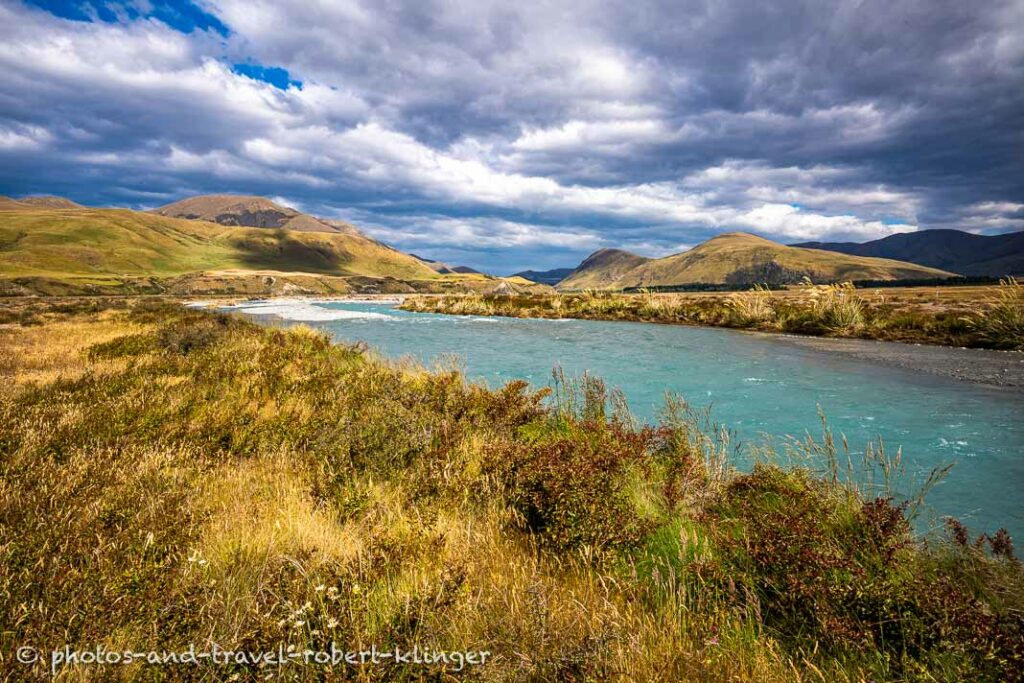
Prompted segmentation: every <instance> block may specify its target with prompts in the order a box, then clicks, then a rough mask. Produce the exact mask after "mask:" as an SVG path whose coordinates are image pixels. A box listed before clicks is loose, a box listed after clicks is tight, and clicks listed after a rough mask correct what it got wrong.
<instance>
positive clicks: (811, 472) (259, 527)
mask: <svg viewBox="0 0 1024 683" xmlns="http://www.w3.org/2000/svg"><path fill="white" fill-rule="evenodd" d="M113 303H116V302H111V301H110V300H109V299H107V300H106V301H105V302H78V303H67V302H58V303H55V304H53V305H45V304H36V303H32V304H29V305H28V306H27V307H26V308H23V309H21V310H12V309H0V312H2V313H3V314H4V317H3V318H0V321H6V322H9V321H10V320H12V319H20V320H22V323H23V324H22V325H11V324H2V325H0V345H2V347H3V348H4V350H5V351H6V352H7V353H5V354H2V355H0V375H2V377H3V381H2V382H0V424H3V425H4V429H3V438H2V439H0V482H2V484H3V485H2V486H0V629H2V631H3V633H4V644H3V646H2V647H3V648H4V654H5V656H4V658H3V659H0V678H2V679H4V680H12V681H15V680H17V681H21V680H37V679H38V680H43V679H44V678H45V679H49V678H50V676H48V675H47V674H48V670H47V669H48V664H49V657H48V656H44V657H43V659H42V661H40V662H39V663H37V664H36V665H31V664H22V663H20V662H19V661H17V660H16V659H15V658H14V657H13V656H11V654H10V650H11V649H13V647H15V646H22V645H31V646H35V647H38V648H45V652H46V653H47V654H48V652H49V649H50V648H59V647H62V646H63V644H64V643H68V644H70V646H71V647H73V648H74V647H78V648H81V649H83V650H90V651H92V650H93V649H94V648H103V649H104V650H105V651H118V652H119V651H123V650H126V649H129V650H134V651H148V650H170V651H183V650H187V648H188V645H189V644H190V643H194V644H196V647H197V649H198V650H199V651H202V650H203V649H204V648H208V647H209V646H210V643H218V644H219V645H221V646H222V647H223V648H225V649H230V650H237V651H249V652H264V651H276V650H277V648H278V647H281V648H287V649H290V648H295V650H297V651H298V652H304V651H306V650H311V651H324V650H328V649H329V647H330V644H331V643H332V642H336V643H338V646H339V648H341V649H342V650H346V649H353V650H360V649H369V647H370V646H371V645H375V646H376V647H377V648H379V649H381V650H392V649H393V648H395V647H400V648H402V649H403V650H405V651H408V650H411V649H412V648H413V647H418V648H420V651H421V652H422V651H423V650H424V649H429V650H431V651H444V652H446V653H453V652H465V651H472V652H480V651H484V652H487V653H488V656H487V657H486V659H485V661H484V663H480V658H479V657H477V659H476V663H474V664H470V665H465V662H464V663H463V664H464V666H463V668H464V670H463V671H462V672H461V673H459V674H456V669H457V668H458V666H459V665H458V662H457V660H456V659H454V658H449V659H448V661H447V662H442V661H438V662H435V663H433V664H419V665H416V664H411V663H410V664H401V663H399V662H396V661H394V660H385V661H382V662H381V663H378V664H371V663H366V664H362V665H348V664H344V665H340V666H337V667H335V668H334V670H333V672H331V671H328V670H327V669H326V667H325V666H323V665H312V664H310V665H302V664H299V663H297V664H295V665H294V666H288V667H287V668H285V669H282V670H278V669H276V668H273V669H266V668H264V669H259V668H257V667H255V666H246V665H243V664H237V663H232V664H220V665H217V664H214V663H212V662H211V661H210V660H200V661H199V663H198V664H186V665H178V666H175V665H173V664H166V665H163V666H160V667H155V666H151V667H147V666H146V665H144V664H142V663H138V662H136V663H135V664H132V665H130V666H125V665H96V664H92V665H79V666H68V667H67V670H65V671H62V672H61V674H62V675H61V676H60V680H165V679H166V680H217V681H221V680H223V681H229V680H240V681H248V680H256V679H257V678H258V679H259V680H265V679H268V678H269V677H270V675H271V674H272V675H273V680H278V679H283V680H297V681H322V680H335V679H337V680H341V679H342V678H344V679H346V680H348V679H354V680H388V681H405V680H437V681H442V680H478V681H606V680H626V681H709V682H712V681H723V682H724V681H749V680H756V681H768V682H776V681H778V682H782V681H787V682H788V681H792V682H794V683H796V682H798V681H839V682H849V683H854V682H861V681H867V680H873V681H896V680H899V681H966V680H970V681H1015V680H1020V673H1021V671H1022V670H1024V669H1022V667H1021V662H1022V661H1024V660H1022V658H1024V631H1022V628H1024V625H1022V623H1021V620H1020V614H1021V610H1022V609H1024V573H1022V570H1021V565H1020V563H1019V562H1018V561H1017V560H1016V559H1015V558H1014V554H1013V549H1012V543H1011V542H1010V539H1009V538H1008V537H1007V535H1006V534H1005V533H999V532H996V533H993V534H991V535H989V536H981V537H975V535H974V534H969V533H968V531H967V530H966V529H965V528H964V527H963V526H962V525H960V524H959V523H957V522H955V521H952V522H950V524H949V530H950V531H949V534H948V535H943V536H939V535H936V537H934V538H932V539H931V540H930V542H928V543H925V542H923V541H922V540H921V539H919V538H917V537H915V536H914V534H913V532H912V531H911V525H910V523H909V521H908V518H910V517H911V516H913V515H914V514H915V512H916V511H917V510H919V509H920V508H919V505H918V503H919V497H918V496H916V495H911V496H910V497H909V498H904V497H897V498H891V497H890V496H894V495H897V494H895V493H894V492H893V491H891V490H890V489H889V488H888V487H887V486H886V485H885V484H883V482H887V481H889V477H890V475H892V473H893V471H892V469H891V468H892V466H893V462H892V461H891V460H887V459H886V458H885V457H884V456H882V455H881V454H880V453H879V451H877V450H873V451H869V452H871V453H872V454H873V455H872V456H871V457H868V458H866V459H865V460H864V462H863V464H862V465H860V466H859V467H861V468H863V469H857V467H858V466H856V465H852V464H851V465H850V467H851V471H850V472H845V471H843V470H845V468H846V466H847V459H846V455H845V454H843V453H842V452H837V451H836V449H835V447H834V446H833V444H835V443H837V442H838V441H839V440H838V439H835V440H833V439H832V438H831V435H829V434H827V433H826V434H825V435H823V436H824V438H821V439H819V440H811V439H810V438H809V437H808V439H807V440H801V441H799V442H794V444H793V448H795V449H796V451H797V452H795V453H793V454H792V455H793V456H794V457H793V461H794V462H806V463H807V465H805V466H802V467H795V468H793V467H787V466H783V465H781V464H772V456H771V454H770V452H769V450H768V449H767V448H766V450H765V451H764V453H763V457H764V458H765V461H764V462H763V463H762V464H761V465H759V466H758V467H757V468H755V469H753V470H752V471H746V472H739V471H737V470H736V469H734V467H733V465H732V464H731V463H730V461H729V457H730V455H729V454H731V453H732V452H733V451H732V448H731V447H730V446H729V444H728V443H727V440H726V439H725V438H724V437H719V436H716V435H717V432H715V431H714V430H712V429H709V430H707V431H704V429H703V428H702V426H701V424H702V422H701V420H700V419H699V416H695V415H694V414H693V413H691V412H689V411H688V410H687V408H686V406H685V404H683V403H681V402H680V401H678V400H675V401H670V402H669V403H668V404H667V405H666V410H665V413H664V418H663V420H662V422H661V423H660V424H658V425H656V426H640V425H637V424H636V423H635V422H634V421H633V420H632V419H631V418H630V416H629V415H628V414H627V413H626V412H625V411H624V409H623V408H621V405H622V403H621V401H618V400H616V397H615V395H614V394H613V393H611V392H609V391H607V390H606V389H605V387H604V386H603V385H602V384H601V383H600V382H599V381H597V380H595V379H592V378H584V379H582V380H579V381H574V380H566V379H565V378H559V381H558V382H557V383H556V386H557V387H558V390H557V392H556V394H555V397H554V400H553V401H552V402H551V403H550V404H545V403H544V397H545V392H541V393H536V392H535V391H533V390H531V389H530V388H529V387H528V386H527V385H526V383H525V382H512V383H509V384H508V385H506V386H505V387H503V388H500V389H496V390H489V389H487V388H485V387H483V386H479V385H473V384H470V383H468V382H467V381H466V380H465V379H464V378H463V377H462V376H461V375H460V374H459V373H458V372H455V371H450V370H449V371H438V372H428V371H426V370H423V369H421V368H417V367H415V366H412V365H410V364H408V363H406V364H404V365H396V364H392V363H389V362H385V361H382V360H380V359H378V358H375V357H373V356H372V355H370V354H368V353H366V352H365V350H363V349H360V348H358V347H349V346H334V345H332V344H330V342H329V341H328V339H327V338H325V337H324V336H322V335H320V334H318V333H316V332H313V331H312V330H309V329H308V328H297V329H291V330H285V329H267V328H261V327H257V326H255V325H252V324H249V323H246V322H244V321H242V320H239V319H233V318H228V317H225V316H219V315H213V314H207V313H201V312H186V311H184V310H182V309H180V308H174V307H166V306H153V305H149V304H135V305H134V307H131V308H128V307H126V308H124V309H122V310H117V309H110V308H106V307H109V306H111V305H112V304H113ZM122 305H124V304H122ZM12 316H13V318H12ZM895 398H896V399H898V397H895ZM858 446H859V445H858ZM782 461H783V459H782V457H781V456H779V458H778V459H777V460H776V461H775V462H782ZM830 471H831V472H832V473H834V474H835V476H832V475H828V474H822V472H830ZM840 472H841V473H840ZM851 475H852V476H853V477H857V480H858V481H861V482H864V484H863V485H862V487H861V488H858V487H856V486H854V485H853V484H844V483H843V482H844V481H850V480H851ZM869 475H873V478H869ZM868 481H875V482H877V484H876V485H869V484H867V483H866V482H868ZM976 539H977V542H975V540H976ZM453 657H454V656H453Z"/></svg>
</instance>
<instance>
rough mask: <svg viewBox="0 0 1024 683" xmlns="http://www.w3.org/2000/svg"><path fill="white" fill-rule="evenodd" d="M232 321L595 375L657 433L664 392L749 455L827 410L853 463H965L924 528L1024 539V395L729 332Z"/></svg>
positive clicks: (513, 371) (418, 317)
mask: <svg viewBox="0 0 1024 683" xmlns="http://www.w3.org/2000/svg"><path fill="white" fill-rule="evenodd" d="M235 310H241V311H242V312H245V313H249V314H253V315H257V316H260V319H263V320H268V321H269V320H275V321H283V322H284V324H291V323H297V322H302V323H303V324H307V325H311V326H314V327H318V328H322V329H324V330H326V331H328V332H329V333H330V334H331V335H333V336H334V337H335V338H336V339H337V340H339V341H363V342H366V343H368V344H369V345H370V346H371V347H374V348H376V349H378V350H379V351H380V352H381V353H383V354H385V355H387V356H390V357H400V356H412V357H414V358H415V359H417V360H419V361H421V362H423V363H425V364H427V365H430V364H433V363H434V362H436V361H437V360H439V359H441V358H443V357H451V356H455V357H457V358H458V359H459V361H460V363H461V365H462V367H463V368H464V370H465V372H466V374H467V375H468V376H469V377H470V378H474V379H482V380H484V381H486V382H487V383H488V384H490V385H492V386H497V385H500V384H501V383H503V382H505V381H507V380H510V379H516V378H523V379H526V380H528V381H530V382H531V383H532V384H534V385H535V386H538V387H540V386H545V385H547V384H549V383H550V381H551V371H552V368H553V367H555V366H561V367H562V368H564V370H565V371H566V373H568V374H571V375H572V374H575V375H579V374H582V373H583V372H584V371H589V372H591V373H592V374H595V375H597V376H599V377H601V378H603V379H604V380H605V382H606V383H607V384H608V385H609V386H614V387H618V388H619V389H621V390H622V392H623V393H624V394H625V396H626V398H627V399H628V401H629V404H630V408H631V409H632V411H633V412H634V413H635V414H636V415H637V416H638V417H641V418H643V419H646V420H649V421H653V420H654V419H655V418H656V416H657V413H658V411H659V409H660V408H661V407H662V406H663V405H664V396H665V394H666V392H671V393H675V394H678V395H680V396H682V397H683V398H685V399H686V400H687V401H688V402H689V403H690V404H691V405H693V406H697V407H703V406H708V405H710V406H711V414H712V417H713V419H714V420H715V421H716V422H718V423H721V424H723V425H725V426H727V427H728V428H730V429H731V430H733V431H734V433H735V438H736V439H738V440H739V441H741V442H745V443H751V444H752V443H758V442H761V441H763V439H764V438H765V437H766V435H770V436H771V437H774V438H775V440H776V442H780V441H782V440H784V439H785V437H786V436H787V435H791V436H795V437H802V436H803V435H805V434H806V433H807V432H809V433H810V434H811V435H812V436H814V437H815V438H819V437H820V436H821V427H820V422H819V418H818V408H819V406H820V408H821V410H822V411H824V413H825V415H826V416H827V418H828V421H829V424H830V426H831V427H832V429H833V431H834V432H835V434H836V436H837V439H838V438H839V435H840V434H844V435H845V436H846V438H847V440H848V443H849V445H850V448H851V450H852V451H854V452H855V453H856V452H858V451H863V449H864V447H865V445H866V444H867V443H868V442H869V441H871V440H877V439H879V438H881V439H883V440H884V442H885V446H886V450H887V451H889V452H894V451H895V450H896V448H897V447H901V448H902V450H903V462H904V465H905V466H906V468H907V472H908V475H910V476H912V477H916V478H917V479H918V480H920V479H921V478H923V477H924V476H925V475H926V474H927V472H928V471H930V470H931V469H932V468H933V467H935V466H937V465H941V464H944V463H950V462H952V463H954V467H953V469H952V471H951V472H950V473H949V475H948V476H947V477H946V478H945V480H944V481H943V482H942V483H940V484H939V485H938V486H937V487H936V488H935V489H933V490H932V492H931V493H930V495H929V496H928V499H927V500H928V504H929V509H930V514H929V515H926V517H925V520H926V521H925V522H924V524H925V526H931V525H935V524H937V523H938V522H937V521H936V520H938V519H939V516H941V515H954V516H957V517H959V518H961V519H962V520H964V521H965V522H966V523H967V524H968V525H969V526H971V527H972V528H974V529H976V530H978V531H989V532H991V531H994V530H995V528H997V527H999V526H1005V527H1006V528H1007V529H1009V530H1010V532H1011V533H1012V534H1013V535H1014V536H1015V537H1017V538H1021V534H1024V504H1022V499H1021V494H1022V491H1021V489H1022V487H1024V392H1020V391H1012V390H1003V389H998V388H991V387H986V386H981V385H977V384H970V383H967V382H963V381H958V380H954V379H947V378H943V377H938V376H932V375H927V374H924V373H918V372H912V371H908V370H902V369H898V368H894V367H890V366H886V365H881V364H878V363H874V362H870V361H865V360H860V359H856V358H852V357H848V356H846V355H844V354H839V353H834V352H829V351H824V350H818V349H812V348H805V347H803V346H798V345H795V344H792V343H790V342H787V341H786V340H784V339H777V338H773V337H771V336H769V335H752V334H746V333H742V332H736V331H732V330H724V329H712V328H696V327H682V326H671V325H654V324H646V323H617V322H599V321H587V320H528V319H513V318H484V317H477V316H445V315H432V314H422V313H409V312H405V311H400V310H397V309H394V308H393V307H392V306H390V305H386V304H363V303H336V302H332V303H309V302H280V301H275V302H266V303H257V304H251V303H250V304H245V305H241V306H238V307H235ZM264 316H266V317H264Z"/></svg>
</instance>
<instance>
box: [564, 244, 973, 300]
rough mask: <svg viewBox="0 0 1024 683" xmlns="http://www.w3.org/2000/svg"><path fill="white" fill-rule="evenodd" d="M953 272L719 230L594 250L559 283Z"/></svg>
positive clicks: (783, 280)
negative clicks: (644, 250) (654, 245)
mask: <svg viewBox="0 0 1024 683" xmlns="http://www.w3.org/2000/svg"><path fill="white" fill-rule="evenodd" d="M953 275H954V274H953V273H950V272H947V271H944V270H940V269H937V268H930V267H927V266H920V265H916V264H913V263H906V262H902V261H895V260H891V259H880V258H868V257H864V256H850V255H847V254H839V253H834V252H828V251H822V250H818V249H804V248H799V247H789V246H785V245H782V244H778V243H777V242H772V241H771V240H768V239H765V238H763V237H758V236H756V235H751V234H748V233H741V232H734V233H724V234H721V235H716V236H715V237H712V238H711V239H709V240H707V241H706V242H703V243H702V244H699V245H697V246H696V247H694V248H693V249H690V250H688V251H684V252H681V253H679V254H672V255H671V256H666V257H664V258H658V259H651V258H646V257H644V256H638V255H637V254H632V253H630V252H628V251H623V250H621V249H601V250H599V251H596V252H594V253H593V254H591V255H590V256H588V257H587V258H586V259H584V260H583V262H582V263H581V264H580V265H579V266H578V267H577V268H576V269H575V270H574V271H573V272H572V274H570V275H569V276H568V277H566V278H565V279H564V280H562V281H561V282H559V283H558V285H557V288H558V289H592V288H593V289H625V288H632V287H665V286H671V285H683V284H700V283H704V284H735V285H745V284H753V283H758V282H764V283H768V284H789V283H795V282H800V281H801V280H802V279H803V278H804V277H809V278H811V279H812V280H814V281H821V282H824V281H836V280H903V279H926V278H945V277H953Z"/></svg>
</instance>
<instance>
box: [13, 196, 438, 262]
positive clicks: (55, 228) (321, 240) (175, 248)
mask: <svg viewBox="0 0 1024 683" xmlns="http://www.w3.org/2000/svg"><path fill="white" fill-rule="evenodd" d="M2 208H3V207H2V206H0V209H2ZM230 269H239V270H276V271H289V272H304V273H318V274H324V275H363V276H379V277H394V278H399V279H419V280H423V279H433V278H436V277H437V274H436V273H434V271H432V270H431V269H430V268H427V267H426V266H425V265H423V264H422V263H420V262H419V261H417V260H416V259H414V258H412V257H411V256H408V255H406V254H403V253H401V252H399V251H396V250H394V249H391V248H390V247H387V246H385V245H382V244H380V243H378V242H375V241H374V240H371V239H368V238H365V237H362V236H360V235H349V234H343V233H330V232H295V231H291V230H275V229H266V228H252V227H232V226H224V225H218V224H215V223H210V222H206V221H200V220H184V219H180V218H169V217H164V216H159V215H155V214H152V213H144V212H138V211H129V210H126V209H68V210H54V209H41V208H29V209H25V208H21V207H16V208H14V209H13V210H11V209H8V210H2V211H0V275H4V276H51V277H67V276H78V277H89V276H94V277H104V276H120V275H146V276H168V275H180V274H183V273H190V272H195V271H203V270H230Z"/></svg>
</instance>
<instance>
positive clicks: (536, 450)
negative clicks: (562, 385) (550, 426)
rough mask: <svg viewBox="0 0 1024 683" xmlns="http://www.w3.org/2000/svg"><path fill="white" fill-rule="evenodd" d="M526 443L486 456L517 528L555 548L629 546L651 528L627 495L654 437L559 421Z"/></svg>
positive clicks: (614, 426) (613, 426)
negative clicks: (632, 476) (549, 433)
mask: <svg viewBox="0 0 1024 683" xmlns="http://www.w3.org/2000/svg"><path fill="white" fill-rule="evenodd" d="M564 419H565V422H564V423H563V424H562V425H559V427H558V429H557V431H556V434H557V432H558V431H560V432H562V433H563V434H565V436H551V437H546V438H542V439H540V440H538V441H537V442H535V443H532V444H524V443H521V442H504V443H501V444H497V445H492V446H490V447H489V448H488V451H487V463H486V468H487V471H488V472H489V473H490V474H491V476H495V477H496V478H497V479H498V481H499V482H500V484H501V486H502V489H503V492H504V494H505V496H506V497H507V499H508V501H509V503H510V504H511V505H512V507H513V508H514V509H515V510H516V511H517V512H518V514H519V520H520V523H521V525H522V527H523V528H525V529H527V530H529V531H530V532H531V533H534V534H536V535H537V536H538V538H539V539H540V540H541V543H542V544H543V545H545V546H547V547H550V548H552V549H554V550H557V551H567V550H574V549H580V548H584V547H586V548H589V549H593V550H597V551H603V550H609V549H621V548H629V547H635V546H636V545H637V544H639V543H640V542H641V541H642V540H643V538H644V537H645V535H646V534H647V533H648V532H649V531H650V530H651V528H652V525H651V523H650V521H649V520H646V519H644V518H643V517H641V515H640V514H639V513H638V511H637V509H636V506H635V505H634V503H633V500H632V498H631V495H630V493H631V492H630V474H631V472H633V471H635V470H636V469H638V468H640V469H642V468H644V467H645V466H646V464H647V463H648V456H649V452H650V449H651V448H652V447H653V445H654V441H655V438H656V434H655V432H654V430H652V429H650V428H647V429H645V430H641V431H639V432H635V431H632V430H629V429H627V428H625V427H624V426H622V425H620V424H616V423H611V424H605V425H602V424H601V423H598V422H591V421H587V422H578V423H577V422H576V421H575V420H574V419H573V418H564Z"/></svg>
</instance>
